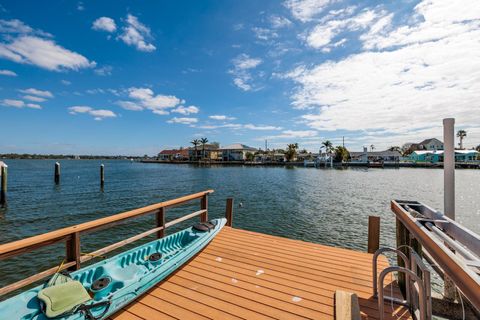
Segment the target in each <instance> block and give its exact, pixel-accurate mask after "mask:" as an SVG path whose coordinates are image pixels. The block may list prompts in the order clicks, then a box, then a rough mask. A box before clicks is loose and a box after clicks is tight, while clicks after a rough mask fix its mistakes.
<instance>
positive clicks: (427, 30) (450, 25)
mask: <svg viewBox="0 0 480 320" xmlns="http://www.w3.org/2000/svg"><path fill="white" fill-rule="evenodd" d="M412 16H413V17H416V19H409V20H408V19H406V20H405V21H409V22H410V24H409V25H400V26H398V27H396V28H392V27H391V26H389V27H388V28H385V27H381V26H382V25H383V26H385V25H388V24H389V23H388V20H389V19H390V18H386V19H387V22H378V21H380V20H376V21H377V22H373V26H375V24H376V23H380V26H378V25H377V26H376V27H375V28H374V29H373V31H374V32H370V31H372V28H370V29H369V30H368V31H366V33H364V35H363V36H361V37H360V39H361V40H363V41H364V46H365V48H372V49H375V50H376V51H366V52H361V53H357V54H352V55H350V56H349V57H347V58H345V59H343V60H341V61H328V62H324V63H321V64H319V65H316V66H313V67H305V66H304V67H299V68H296V69H295V70H293V71H292V72H291V73H290V74H289V76H290V77H291V78H292V79H293V80H294V81H295V82H296V83H297V84H298V88H297V90H296V92H295V94H294V95H293V96H292V99H293V105H294V107H295V108H298V109H307V108H313V110H312V111H310V112H308V113H307V114H305V115H303V120H304V121H305V122H306V124H307V125H308V126H309V127H311V128H314V129H317V130H350V131H358V132H359V134H361V135H365V134H368V133H372V132H382V133H383V135H384V136H385V137H387V136H388V137H389V138H388V139H392V140H393V139H396V137H399V136H401V137H406V134H407V133H413V134H415V133H419V132H432V130H433V128H437V127H438V126H439V124H441V121H442V118H445V117H455V118H456V123H457V124H459V125H461V126H463V127H470V128H478V124H479V123H480V104H479V101H480V81H478V79H480V76H479V72H478V70H480V59H478V52H480V28H479V27H478V26H480V3H479V2H474V1H472V2H463V3H458V2H455V3H454V2H445V1H435V0H428V1H423V2H421V3H420V4H419V5H417V6H416V7H415V12H413V14H412ZM383 17H391V15H390V14H384V15H383ZM368 20H369V19H366V20H364V21H368ZM412 21H413V22H412ZM359 25H361V24H360V23H359ZM440 26H441V27H440ZM382 28H383V30H382ZM367 35H368V36H367ZM383 49H387V50H383ZM431 129H432V130H431ZM424 138H428V136H427V137H424ZM479 138H480V137H479ZM417 139H418V138H417ZM417 139H415V140H417Z"/></svg>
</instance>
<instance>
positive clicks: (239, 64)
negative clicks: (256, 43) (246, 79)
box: [232, 53, 262, 70]
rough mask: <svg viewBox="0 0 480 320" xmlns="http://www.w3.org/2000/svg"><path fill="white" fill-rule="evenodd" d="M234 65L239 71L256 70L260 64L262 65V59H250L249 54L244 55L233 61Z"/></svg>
mask: <svg viewBox="0 0 480 320" xmlns="http://www.w3.org/2000/svg"><path fill="white" fill-rule="evenodd" d="M232 62H233V64H234V66H235V69H239V70H248V69H253V68H256V67H257V66H258V65H259V64H261V63H262V59H260V58H250V56H249V55H248V54H245V53H242V54H240V55H238V56H237V57H236V58H235V59H233V61H232Z"/></svg>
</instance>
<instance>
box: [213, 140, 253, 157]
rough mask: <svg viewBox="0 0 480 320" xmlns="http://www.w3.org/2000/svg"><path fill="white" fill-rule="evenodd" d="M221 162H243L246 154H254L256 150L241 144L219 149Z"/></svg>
mask: <svg viewBox="0 0 480 320" xmlns="http://www.w3.org/2000/svg"><path fill="white" fill-rule="evenodd" d="M220 151H221V155H222V160H223V161H245V160H247V154H248V153H252V154H253V153H255V152H256V151H258V150H257V149H256V148H253V147H249V146H247V145H244V144H241V143H234V144H231V145H228V146H225V147H223V148H220Z"/></svg>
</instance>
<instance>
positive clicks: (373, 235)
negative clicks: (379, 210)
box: [367, 216, 380, 253]
mask: <svg viewBox="0 0 480 320" xmlns="http://www.w3.org/2000/svg"><path fill="white" fill-rule="evenodd" d="M367 247H368V249H367V251H368V253H375V251H377V250H378V248H380V217H375V216H369V217H368V246H367Z"/></svg>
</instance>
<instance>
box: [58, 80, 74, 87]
mask: <svg viewBox="0 0 480 320" xmlns="http://www.w3.org/2000/svg"><path fill="white" fill-rule="evenodd" d="M61 82H62V84H63V85H66V86H69V85H71V84H72V82H71V81H68V80H62V81H61Z"/></svg>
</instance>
